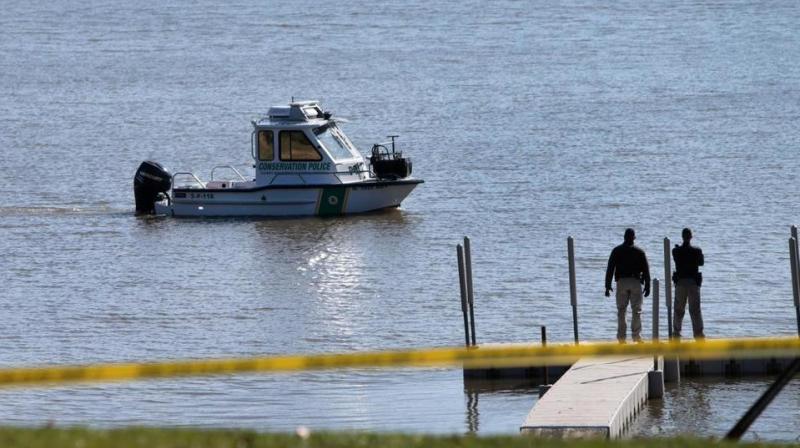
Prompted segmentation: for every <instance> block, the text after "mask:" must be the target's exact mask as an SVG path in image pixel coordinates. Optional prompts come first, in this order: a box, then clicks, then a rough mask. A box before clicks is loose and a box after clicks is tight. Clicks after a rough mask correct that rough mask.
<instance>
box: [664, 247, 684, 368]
mask: <svg viewBox="0 0 800 448" xmlns="http://www.w3.org/2000/svg"><path fill="white" fill-rule="evenodd" d="M669 245H670V241H669V238H667V237H664V301H665V302H666V304H667V340H668V341H669V342H672V338H673V336H674V335H673V333H672V318H673V316H672V258H670V250H669ZM680 380H681V366H680V362H679V360H678V358H677V357H675V358H664V381H666V382H667V383H674V382H678V381H680Z"/></svg>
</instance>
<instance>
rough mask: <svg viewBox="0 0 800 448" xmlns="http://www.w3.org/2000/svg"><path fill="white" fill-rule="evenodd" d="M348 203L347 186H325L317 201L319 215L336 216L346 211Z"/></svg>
mask: <svg viewBox="0 0 800 448" xmlns="http://www.w3.org/2000/svg"><path fill="white" fill-rule="evenodd" d="M346 204H347V188H345V187H329V188H323V189H322V193H321V194H320V197H319V202H318V203H317V214H318V215H319V216H335V215H341V214H342V213H343V212H344V207H345V205H346Z"/></svg>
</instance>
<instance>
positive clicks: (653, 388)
mask: <svg viewBox="0 0 800 448" xmlns="http://www.w3.org/2000/svg"><path fill="white" fill-rule="evenodd" d="M658 292H659V291H658V279H657V278H656V279H653V342H658V309H659V306H658ZM647 396H648V399H653V398H663V397H664V372H663V371H662V370H661V369H659V365H658V355H656V356H653V370H652V371H650V372H647Z"/></svg>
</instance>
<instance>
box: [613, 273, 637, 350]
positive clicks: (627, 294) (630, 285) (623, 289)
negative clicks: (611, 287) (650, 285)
mask: <svg viewBox="0 0 800 448" xmlns="http://www.w3.org/2000/svg"><path fill="white" fill-rule="evenodd" d="M628 303H630V304H631V336H633V340H634V341H640V340H641V339H642V284H641V283H639V279H636V278H621V279H619V280H617V339H618V340H619V341H624V340H625V333H626V331H627V329H628V328H627V323H626V322H625V320H626V319H625V315H626V314H627V311H628Z"/></svg>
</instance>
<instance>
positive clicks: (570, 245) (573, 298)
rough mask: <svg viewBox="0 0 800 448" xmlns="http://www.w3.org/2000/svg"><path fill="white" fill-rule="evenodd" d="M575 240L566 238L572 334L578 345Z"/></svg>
mask: <svg viewBox="0 0 800 448" xmlns="http://www.w3.org/2000/svg"><path fill="white" fill-rule="evenodd" d="M574 242H575V240H573V239H572V237H571V236H570V237H567V257H568V258H569V303H570V305H572V332H573V334H574V336H575V345H578V291H577V287H576V286H575V244H574Z"/></svg>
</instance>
